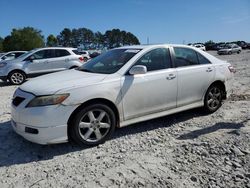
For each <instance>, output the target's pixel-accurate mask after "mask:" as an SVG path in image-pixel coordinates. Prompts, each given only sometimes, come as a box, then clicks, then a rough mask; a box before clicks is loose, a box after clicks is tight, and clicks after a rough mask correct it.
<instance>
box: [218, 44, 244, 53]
mask: <svg viewBox="0 0 250 188" xmlns="http://www.w3.org/2000/svg"><path fill="white" fill-rule="evenodd" d="M241 50H242V48H241V47H240V46H238V45H237V44H226V45H225V46H223V47H222V48H221V49H220V50H218V52H217V53H218V54H219V55H231V54H233V53H237V54H239V53H240V52H241Z"/></svg>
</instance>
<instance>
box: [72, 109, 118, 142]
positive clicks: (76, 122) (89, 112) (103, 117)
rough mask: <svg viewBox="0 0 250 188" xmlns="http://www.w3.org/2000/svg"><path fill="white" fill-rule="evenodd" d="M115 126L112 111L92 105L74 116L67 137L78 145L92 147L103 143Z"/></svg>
mask: <svg viewBox="0 0 250 188" xmlns="http://www.w3.org/2000/svg"><path fill="white" fill-rule="evenodd" d="M115 126H116V117H115V114H114V112H113V111H112V109H111V108H110V107H108V106H107V105H104V104H93V105H89V106H87V107H85V108H83V109H81V110H80V111H78V112H77V113H76V114H75V115H74V117H73V118H72V120H71V122H70V125H69V136H70V139H72V140H73V141H75V142H76V143H78V144H79V145H89V146H94V145H98V144H101V143H103V142H105V141H106V140H107V139H108V138H109V137H110V136H111V135H112V133H113V132H114V130H115Z"/></svg>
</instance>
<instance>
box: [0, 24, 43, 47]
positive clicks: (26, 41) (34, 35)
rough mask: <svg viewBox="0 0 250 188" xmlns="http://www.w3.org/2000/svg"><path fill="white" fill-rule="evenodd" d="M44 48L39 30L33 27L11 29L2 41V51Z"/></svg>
mask: <svg viewBox="0 0 250 188" xmlns="http://www.w3.org/2000/svg"><path fill="white" fill-rule="evenodd" d="M43 46H44V38H43V36H42V34H41V31H40V30H37V29H35V28H33V27H24V28H21V29H12V32H11V34H10V35H9V36H7V37H5V39H4V40H3V50H4V51H12V50H27V51H29V50H32V49H34V48H40V47H43Z"/></svg>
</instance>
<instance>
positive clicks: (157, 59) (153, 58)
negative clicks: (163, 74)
mask: <svg viewBox="0 0 250 188" xmlns="http://www.w3.org/2000/svg"><path fill="white" fill-rule="evenodd" d="M135 65H144V66H146V67H147V71H155V70H161V69H167V68H170V67H171V58H170V53H169V50H168V49H166V48H158V49H154V50H152V51H150V52H148V53H146V54H145V55H143V56H142V57H141V58H140V59H139V60H138V61H137V62H136V63H135Z"/></svg>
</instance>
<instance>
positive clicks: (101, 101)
mask: <svg viewBox="0 0 250 188" xmlns="http://www.w3.org/2000/svg"><path fill="white" fill-rule="evenodd" d="M97 103H98V104H105V105H107V106H108V107H110V108H111V109H112V110H113V112H114V113H115V117H116V120H117V125H116V127H119V124H120V116H119V110H118V108H117V107H116V105H115V104H114V103H113V102H112V101H110V100H108V99H105V98H95V99H90V100H88V101H86V102H84V103H82V104H81V105H80V106H78V107H77V108H76V109H75V110H74V111H73V112H72V113H71V115H70V117H69V119H68V122H67V125H68V128H67V129H68V130H67V133H68V134H69V128H70V122H71V120H72V118H74V116H75V114H77V113H78V112H79V111H80V110H81V109H82V108H84V107H86V106H89V105H91V104H97Z"/></svg>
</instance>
